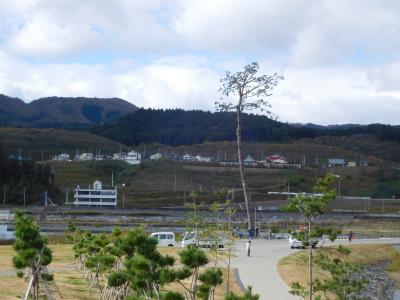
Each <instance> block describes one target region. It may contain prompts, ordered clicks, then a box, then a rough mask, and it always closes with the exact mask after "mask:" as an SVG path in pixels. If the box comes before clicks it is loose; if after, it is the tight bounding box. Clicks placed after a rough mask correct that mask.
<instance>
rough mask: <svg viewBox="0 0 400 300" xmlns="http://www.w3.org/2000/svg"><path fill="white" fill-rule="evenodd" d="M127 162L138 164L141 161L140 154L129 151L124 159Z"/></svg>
mask: <svg viewBox="0 0 400 300" xmlns="http://www.w3.org/2000/svg"><path fill="white" fill-rule="evenodd" d="M124 160H125V161H126V162H127V163H128V164H131V165H138V164H140V162H141V161H142V155H141V154H140V153H139V152H136V151H130V152H128V154H127V155H126V156H125V159H124Z"/></svg>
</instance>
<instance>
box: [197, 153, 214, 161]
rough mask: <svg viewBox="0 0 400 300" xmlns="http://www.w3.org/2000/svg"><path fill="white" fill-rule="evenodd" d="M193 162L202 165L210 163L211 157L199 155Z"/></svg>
mask: <svg viewBox="0 0 400 300" xmlns="http://www.w3.org/2000/svg"><path fill="white" fill-rule="evenodd" d="M195 160H196V161H198V162H202V163H210V162H211V157H208V156H201V155H199V154H197V155H196V157H195Z"/></svg>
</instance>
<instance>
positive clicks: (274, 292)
mask: <svg viewBox="0 0 400 300" xmlns="http://www.w3.org/2000/svg"><path fill="white" fill-rule="evenodd" d="M353 243H354V244H365V243H366V244H377V243H381V244H400V239H399V238H396V239H369V240H354V241H353ZM331 244H332V243H330V242H327V243H325V246H327V245H331ZM334 244H348V241H347V240H342V241H336V242H335V243H334ZM295 251H297V250H293V249H290V248H289V245H288V241H287V240H271V241H268V240H267V241H266V240H253V241H252V247H251V256H250V257H247V256H246V251H245V241H238V242H237V244H236V251H235V255H236V257H235V258H234V259H233V260H232V266H233V267H235V268H238V269H239V277H240V279H241V281H242V283H243V285H244V286H245V287H247V286H249V285H250V286H252V287H253V291H254V292H255V293H257V294H259V295H260V296H261V297H260V299H261V300H270V299H271V300H293V299H299V297H295V296H293V295H291V294H289V286H287V285H286V283H285V282H284V281H283V280H282V279H281V277H280V276H279V273H278V271H277V268H276V266H277V263H278V261H279V260H280V259H281V258H282V257H285V256H287V255H289V254H291V253H294V252H295Z"/></svg>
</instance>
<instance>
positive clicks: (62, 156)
mask: <svg viewBox="0 0 400 300" xmlns="http://www.w3.org/2000/svg"><path fill="white" fill-rule="evenodd" d="M53 160H61V161H68V160H71V157H70V156H69V154H67V153H62V154H60V155H56V156H54V157H53Z"/></svg>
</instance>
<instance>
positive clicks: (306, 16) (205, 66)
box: [0, 0, 400, 124]
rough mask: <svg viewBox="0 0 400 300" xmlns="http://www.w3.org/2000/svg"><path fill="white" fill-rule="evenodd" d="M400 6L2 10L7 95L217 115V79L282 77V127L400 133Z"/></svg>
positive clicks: (125, 3) (284, 0)
mask: <svg viewBox="0 0 400 300" xmlns="http://www.w3.org/2000/svg"><path fill="white" fill-rule="evenodd" d="M399 50H400V1H396V0H394V1H385V0H375V1H372V0H352V1H348V0H259V1H256V0H242V1H240V0H146V1H142V0H114V1H108V0H85V1H82V0H18V1H8V0H0V93H2V94H5V95H8V96H12V97H19V98H21V99H22V100H24V101H25V102H30V101H32V100H34V99H37V98H40V97H48V96H65V97H75V96H85V97H101V98H106V97H119V98H122V99H125V100H127V101H130V102H132V103H133V104H135V105H137V106H139V107H145V108H149V107H151V108H182V109H203V110H210V111H214V110H215V107H214V102H215V101H218V100H219V98H220V97H221V94H220V92H219V91H218V90H219V87H220V79H221V78H223V77H224V75H225V72H226V71H232V72H236V71H240V70H241V69H242V68H243V67H244V66H245V65H246V64H249V63H251V62H253V61H254V62H258V63H259V65H260V74H273V73H275V72H277V73H280V74H282V75H283V76H284V77H285V79H284V80H283V81H281V82H279V84H278V86H277V87H276V88H275V89H274V90H273V91H272V95H271V96H270V97H268V99H267V100H268V101H269V102H270V104H271V105H272V111H273V112H274V114H275V115H276V116H278V118H279V120H280V121H283V122H290V123H309V122H310V123H316V124H344V123H359V124H369V123H378V122H379V123H384V124H400V121H399V116H400V56H399V53H400V51H399Z"/></svg>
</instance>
